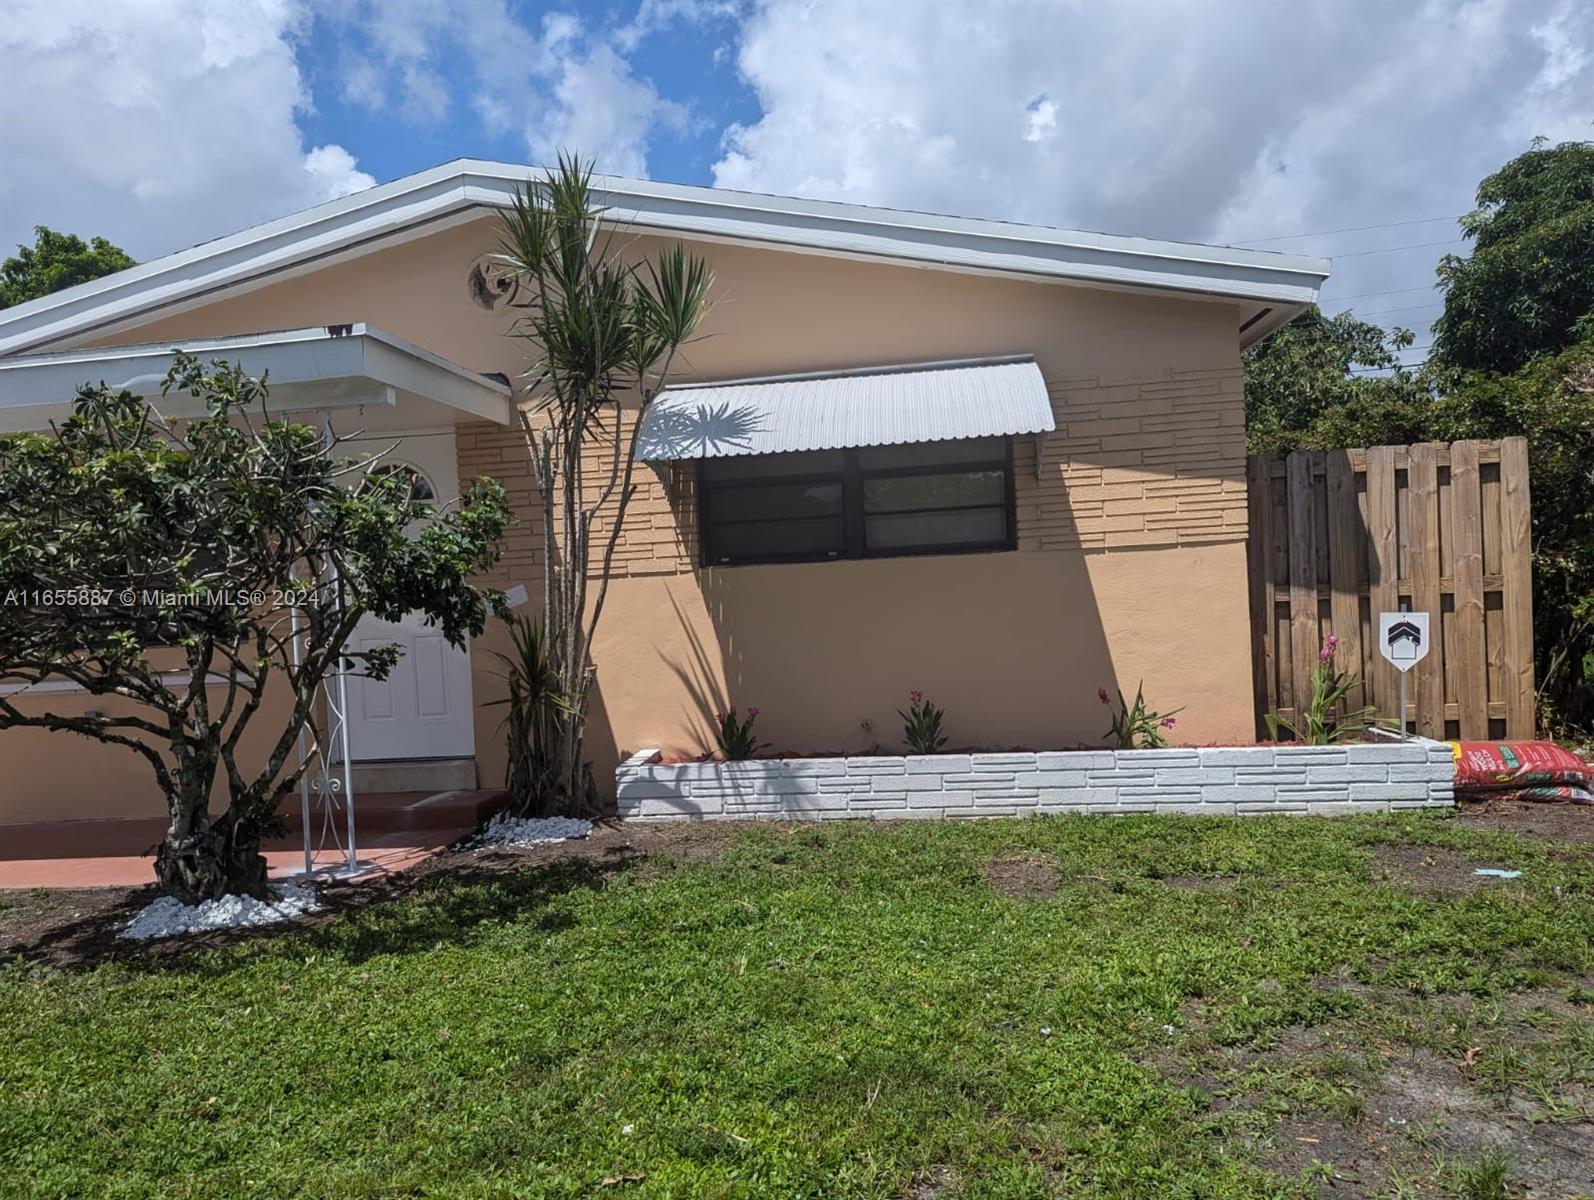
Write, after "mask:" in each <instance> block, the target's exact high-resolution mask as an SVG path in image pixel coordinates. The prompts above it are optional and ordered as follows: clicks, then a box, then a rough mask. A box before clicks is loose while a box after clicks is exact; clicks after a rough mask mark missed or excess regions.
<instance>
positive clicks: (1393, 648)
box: [1385, 621, 1422, 662]
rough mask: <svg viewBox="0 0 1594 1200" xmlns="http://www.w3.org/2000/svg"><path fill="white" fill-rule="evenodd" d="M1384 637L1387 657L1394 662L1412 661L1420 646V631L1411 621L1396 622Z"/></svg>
mask: <svg viewBox="0 0 1594 1200" xmlns="http://www.w3.org/2000/svg"><path fill="white" fill-rule="evenodd" d="M1385 636H1386V641H1387V642H1388V644H1389V657H1390V658H1391V659H1393V660H1394V661H1396V662H1408V661H1411V660H1414V659H1415V658H1416V657H1417V651H1418V649H1419V648H1420V647H1421V646H1422V630H1421V629H1420V628H1419V627H1418V626H1417V625H1416V623H1415V622H1412V621H1396V622H1395V623H1394V624H1393V625H1391V626H1390V627H1389V633H1388V634H1387V635H1385Z"/></svg>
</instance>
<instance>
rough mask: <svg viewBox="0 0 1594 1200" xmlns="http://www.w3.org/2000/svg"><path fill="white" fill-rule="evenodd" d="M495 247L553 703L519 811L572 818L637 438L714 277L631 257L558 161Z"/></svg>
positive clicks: (587, 784) (583, 187)
mask: <svg viewBox="0 0 1594 1200" xmlns="http://www.w3.org/2000/svg"><path fill="white" fill-rule="evenodd" d="M500 243H501V249H502V253H501V255H500V256H499V261H500V264H501V265H502V266H504V267H506V268H507V269H508V271H509V272H510V273H511V275H512V277H513V278H514V280H515V281H516V284H517V293H516V298H515V299H514V301H513V302H512V303H513V304H514V305H515V306H516V307H517V308H518V309H519V310H520V316H519V319H518V321H517V322H516V324H515V327H514V333H515V335H516V336H517V337H519V338H521V339H523V340H524V342H525V343H526V346H527V349H528V352H529V356H530V365H529V366H528V367H527V369H526V371H525V374H524V379H525V381H526V389H527V392H528V394H529V396H530V400H531V402H530V404H528V405H527V406H526V407H525V408H524V409H523V410H522V412H521V418H522V422H523V425H524V430H525V436H526V445H527V448H528V450H529V451H530V456H531V465H532V473H533V476H534V478H535V480H536V483H537V487H538V490H539V492H540V494H541V502H542V538H543V620H544V636H545V638H546V642H547V654H548V661H549V663H550V664H551V668H552V679H551V680H550V681H549V687H550V690H551V691H552V692H555V693H557V694H558V695H559V696H560V697H561V700H562V703H561V705H560V706H559V707H558V708H557V709H556V710H554V711H552V712H551V713H550V714H549V720H550V722H551V724H552V729H551V731H550V732H551V736H549V737H548V738H547V739H546V740H545V741H544V743H543V747H542V754H543V755H544V756H545V758H546V761H545V762H542V763H539V764H537V765H536V768H535V770H534V771H533V773H532V774H533V777H535V778H536V779H538V780H540V781H541V784H540V787H539V789H538V792H537V794H536V796H535V798H534V799H533V800H532V801H531V802H530V804H529V805H528V809H529V810H530V811H532V812H533V813H549V812H553V811H581V810H586V809H590V808H591V807H593V806H594V805H595V804H596V795H595V789H594V788H593V785H592V780H591V772H590V769H589V768H588V766H587V763H586V758H585V755H584V753H583V744H584V739H585V736H586V723H587V712H588V707H589V704H590V702H591V695H592V684H593V680H594V678H595V674H596V669H595V667H594V666H593V661H592V642H593V637H594V635H595V634H596V631H597V628H598V623H599V621H600V619H601V618H602V616H603V606H604V600H605V598H606V597H607V595H608V590H609V581H610V578H611V576H612V571H613V565H614V552H615V547H616V546H617V545H618V544H619V540H620V532H621V529H622V527H623V526H624V523H625V517H626V510H627V508H628V507H629V505H630V503H631V499H632V497H633V496H634V495H635V493H636V483H635V481H634V473H635V467H636V442H637V435H638V432H639V431H640V428H641V423H642V415H643V413H644V412H645V411H646V409H647V407H648V405H649V404H650V403H651V402H652V400H653V398H654V397H655V396H656V395H658V393H659V392H660V391H661V390H662V389H663V387H664V385H665V382H666V381H667V379H668V378H669V375H670V371H671V368H672V367H673V365H674V363H675V361H676V356H677V354H678V353H679V351H680V349H681V347H682V345H683V344H684V343H685V342H686V341H687V339H688V338H690V337H691V336H692V334H693V333H694V331H695V330H696V329H697V327H698V324H699V322H700V321H701V320H702V318H703V315H704V313H705V312H706V311H707V308H708V297H709V292H710V289H711V288H712V286H713V275H712V273H711V272H710V271H709V269H708V266H707V264H706V263H705V262H704V261H703V260H702V259H700V258H695V257H693V256H691V255H688V254H687V253H686V252H685V250H684V249H682V247H681V246H680V245H679V244H677V245H674V246H671V247H669V248H668V249H665V250H663V251H661V252H660V253H659V254H657V255H656V256H654V257H652V258H644V259H642V260H641V261H632V260H631V259H630V258H628V257H627V255H626V253H625V251H626V248H627V244H626V241H625V240H624V239H618V238H616V236H615V231H614V229H613V227H612V226H611V223H610V221H609V219H608V216H607V213H606V212H605V211H604V209H603V208H602V207H601V206H600V205H599V204H598V202H597V199H596V197H595V195H594V192H593V188H592V172H591V168H590V166H586V165H583V164H582V163H580V162H579V161H577V160H574V159H569V158H566V157H565V156H563V155H561V156H560V159H559V165H558V167H557V168H556V169H554V170H550V171H549V172H548V173H547V174H546V175H545V176H544V177H543V178H542V179H541V180H540V181H539V182H538V183H536V184H533V185H531V186H528V187H526V188H524V189H522V190H521V191H520V192H519V193H518V194H517V195H516V196H515V198H514V202H513V203H512V204H511V206H510V208H509V210H508V212H507V213H506V214H505V216H504V218H503V224H502V232H501V238H500Z"/></svg>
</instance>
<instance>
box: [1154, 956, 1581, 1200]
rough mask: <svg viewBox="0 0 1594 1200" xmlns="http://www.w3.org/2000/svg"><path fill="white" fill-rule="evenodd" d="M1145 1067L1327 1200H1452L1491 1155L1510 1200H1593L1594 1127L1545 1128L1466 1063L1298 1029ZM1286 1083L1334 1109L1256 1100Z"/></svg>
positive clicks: (1341, 1033)
mask: <svg viewBox="0 0 1594 1200" xmlns="http://www.w3.org/2000/svg"><path fill="white" fill-rule="evenodd" d="M1332 982H1334V983H1338V982H1340V981H1339V979H1338V977H1333V980H1332ZM1366 990H1368V991H1371V990H1373V989H1366ZM1510 999H1511V1001H1512V1003H1510V1004H1509V1006H1508V1007H1509V1010H1510V1011H1512V1012H1513V1013H1525V1012H1526V1011H1527V1010H1529V1009H1530V1008H1534V1007H1545V1006H1549V1007H1561V1006H1563V1005H1564V1004H1565V1001H1564V1000H1563V999H1561V998H1560V997H1559V995H1558V994H1555V993H1551V992H1547V991H1534V992H1526V993H1522V994H1520V995H1519V996H1515V997H1511V998H1510ZM1501 1032H1502V1034H1504V1035H1505V1040H1506V1041H1513V1040H1517V1039H1513V1038H1512V1037H1511V1036H1510V1031H1509V1030H1502V1031H1501ZM1522 1032H1523V1033H1524V1034H1528V1033H1529V1031H1528V1030H1526V1029H1524V1030H1523V1031H1522ZM1148 1065H1151V1066H1155V1067H1156V1068H1157V1069H1158V1070H1159V1071H1160V1072H1161V1073H1162V1074H1163V1075H1164V1076H1165V1077H1166V1078H1167V1079H1168V1080H1169V1081H1170V1082H1171V1083H1173V1084H1175V1085H1176V1086H1178V1087H1181V1088H1186V1089H1190V1090H1191V1091H1192V1092H1193V1093H1194V1094H1195V1095H1196V1096H1197V1097H1198V1098H1202V1099H1204V1100H1205V1102H1206V1105H1207V1107H1208V1109H1209V1110H1210V1111H1211V1112H1212V1113H1213V1114H1214V1115H1217V1114H1223V1115H1224V1117H1225V1120H1226V1121H1228V1122H1230V1123H1232V1125H1233V1127H1234V1128H1235V1129H1236V1130H1237V1131H1238V1132H1239V1133H1240V1136H1241V1137H1242V1138H1243V1140H1244V1141H1245V1142H1247V1143H1248V1144H1249V1145H1250V1147H1251V1150H1252V1152H1253V1154H1254V1155H1255V1158H1256V1160H1257V1161H1258V1163H1259V1164H1260V1165H1262V1166H1265V1167H1266V1168H1267V1169H1268V1170H1269V1171H1272V1172H1274V1173H1276V1174H1278V1175H1281V1176H1285V1177H1292V1176H1294V1177H1300V1178H1303V1179H1305V1180H1308V1181H1312V1182H1315V1183H1316V1185H1317V1188H1318V1193H1317V1194H1318V1195H1319V1196H1322V1197H1329V1196H1333V1197H1356V1198H1367V1200H1371V1198H1372V1197H1383V1196H1389V1195H1395V1194H1398V1195H1402V1196H1407V1195H1409V1196H1421V1197H1436V1198H1437V1197H1451V1196H1454V1195H1455V1194H1456V1192H1455V1190H1454V1189H1455V1182H1456V1181H1455V1178H1454V1172H1455V1171H1456V1170H1457V1169H1458V1168H1459V1167H1461V1166H1464V1165H1465V1164H1468V1163H1471V1162H1475V1161H1476V1160H1477V1159H1478V1158H1479V1156H1480V1155H1482V1154H1484V1153H1485V1152H1487V1151H1491V1150H1492V1151H1497V1152H1500V1153H1502V1154H1504V1155H1505V1156H1506V1157H1507V1158H1508V1160H1509V1162H1510V1169H1509V1171H1508V1180H1509V1187H1508V1191H1507V1194H1508V1195H1510V1196H1513V1197H1525V1198H1526V1200H1549V1198H1551V1197H1553V1198H1555V1200H1560V1198H1562V1197H1571V1196H1594V1124H1591V1123H1589V1122H1586V1121H1567V1122H1560V1123H1557V1122H1553V1121H1548V1120H1544V1119H1543V1116H1544V1114H1543V1112H1542V1109H1541V1107H1540V1106H1539V1105H1538V1104H1537V1103H1536V1102H1535V1101H1534V1100H1533V1099H1530V1098H1529V1097H1527V1096H1523V1095H1513V1096H1512V1097H1510V1098H1509V1099H1501V1098H1498V1097H1494V1096H1490V1095H1486V1094H1484V1093H1482V1092H1480V1091H1478V1090H1477V1089H1476V1087H1475V1085H1474V1083H1473V1081H1471V1080H1470V1079H1469V1078H1468V1076H1467V1073H1466V1072H1467V1070H1468V1067H1467V1065H1466V1063H1462V1062H1456V1061H1454V1060H1452V1059H1450V1058H1446V1057H1444V1056H1442V1055H1440V1054H1438V1053H1435V1052H1433V1051H1431V1050H1427V1049H1421V1048H1413V1047H1410V1046H1399V1047H1394V1048H1391V1047H1390V1046H1388V1045H1387V1044H1382V1045H1380V1046H1378V1047H1374V1046H1373V1045H1372V1043H1371V1042H1370V1041H1369V1039H1368V1038H1367V1037H1366V1036H1365V1035H1364V1034H1361V1033H1359V1032H1358V1031H1357V1030H1356V1029H1355V1028H1353V1027H1352V1026H1350V1025H1346V1024H1339V1023H1330V1024H1327V1025H1320V1026H1312V1027H1305V1026H1291V1027H1290V1028H1288V1029H1285V1030H1283V1031H1282V1032H1281V1033H1280V1035H1279V1037H1278V1038H1277V1040H1276V1041H1275V1042H1274V1043H1273V1044H1272V1045H1270V1046H1267V1047H1263V1048H1255V1047H1221V1048H1209V1049H1206V1050H1203V1051H1198V1052H1196V1053H1195V1054H1194V1055H1189V1054H1181V1053H1179V1052H1177V1051H1176V1050H1175V1049H1174V1048H1173V1047H1168V1048H1162V1049H1158V1050H1157V1051H1155V1052H1153V1054H1152V1055H1151V1056H1150V1058H1149V1061H1148ZM1285 1077H1289V1078H1295V1079H1302V1078H1308V1077H1310V1078H1315V1079H1316V1080H1317V1081H1318V1085H1319V1089H1318V1091H1317V1095H1318V1096H1319V1098H1320V1099H1321V1098H1322V1097H1323V1096H1325V1095H1326V1094H1327V1093H1325V1092H1324V1091H1323V1090H1321V1085H1322V1084H1324V1083H1327V1082H1332V1083H1333V1084H1334V1085H1335V1087H1336V1089H1337V1095H1338V1097H1339V1099H1338V1101H1337V1102H1336V1103H1334V1104H1333V1105H1331V1106H1329V1107H1326V1108H1325V1107H1324V1106H1323V1104H1321V1103H1319V1104H1308V1103H1305V1102H1303V1101H1300V1100H1297V1099H1290V1098H1289V1097H1288V1096H1286V1095H1278V1094H1272V1093H1271V1092H1270V1091H1269V1090H1268V1089H1267V1087H1266V1084H1265V1082H1264V1083H1263V1084H1262V1087H1263V1090H1262V1091H1260V1092H1256V1091H1252V1090H1250V1086H1251V1084H1252V1083H1253V1082H1256V1081H1267V1080H1277V1079H1280V1078H1285ZM1573 1090H1575V1089H1573ZM1563 1098H1564V1099H1569V1098H1571V1097H1570V1094H1569V1095H1568V1096H1567V1097H1563ZM1281 1110H1282V1115H1280V1116H1278V1117H1276V1118H1275V1116H1274V1115H1273V1114H1275V1113H1280V1112H1281Z"/></svg>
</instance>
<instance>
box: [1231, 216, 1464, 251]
mask: <svg viewBox="0 0 1594 1200" xmlns="http://www.w3.org/2000/svg"><path fill="white" fill-rule="evenodd" d="M1460 219H1461V217H1460V216H1454V217H1423V218H1421V219H1420V220H1417V221H1390V222H1388V223H1386V224H1383V225H1347V226H1346V227H1345V228H1344V229H1319V230H1317V231H1316V232H1315V233H1279V234H1275V235H1274V236H1272V237H1263V238H1248V239H1246V240H1245V241H1243V242H1230V243H1229V245H1231V246H1255V245H1256V244H1257V243H1259V242H1289V241H1294V240H1295V239H1296V238H1309V237H1332V236H1333V235H1334V234H1336V233H1366V232H1368V231H1369V230H1373V229H1400V228H1403V227H1404V226H1407V225H1432V224H1434V223H1435V222H1436V221H1459V220H1460Z"/></svg>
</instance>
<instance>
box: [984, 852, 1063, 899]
mask: <svg viewBox="0 0 1594 1200" xmlns="http://www.w3.org/2000/svg"><path fill="white" fill-rule="evenodd" d="M983 871H984V874H985V882H986V883H988V884H990V886H991V890H992V891H995V892H999V893H1000V894H1001V895H1003V896H1007V897H1009V898H1011V899H1014V900H1045V899H1049V898H1050V897H1052V896H1055V895H1057V867H1056V865H1055V864H1054V863H1053V862H1052V861H1051V860H1050V859H1046V858H1041V857H1039V856H1023V855H1015V856H1010V857H1006V858H993V859H991V860H990V861H988V862H987V863H986V864H985V866H984V868H983Z"/></svg>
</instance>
